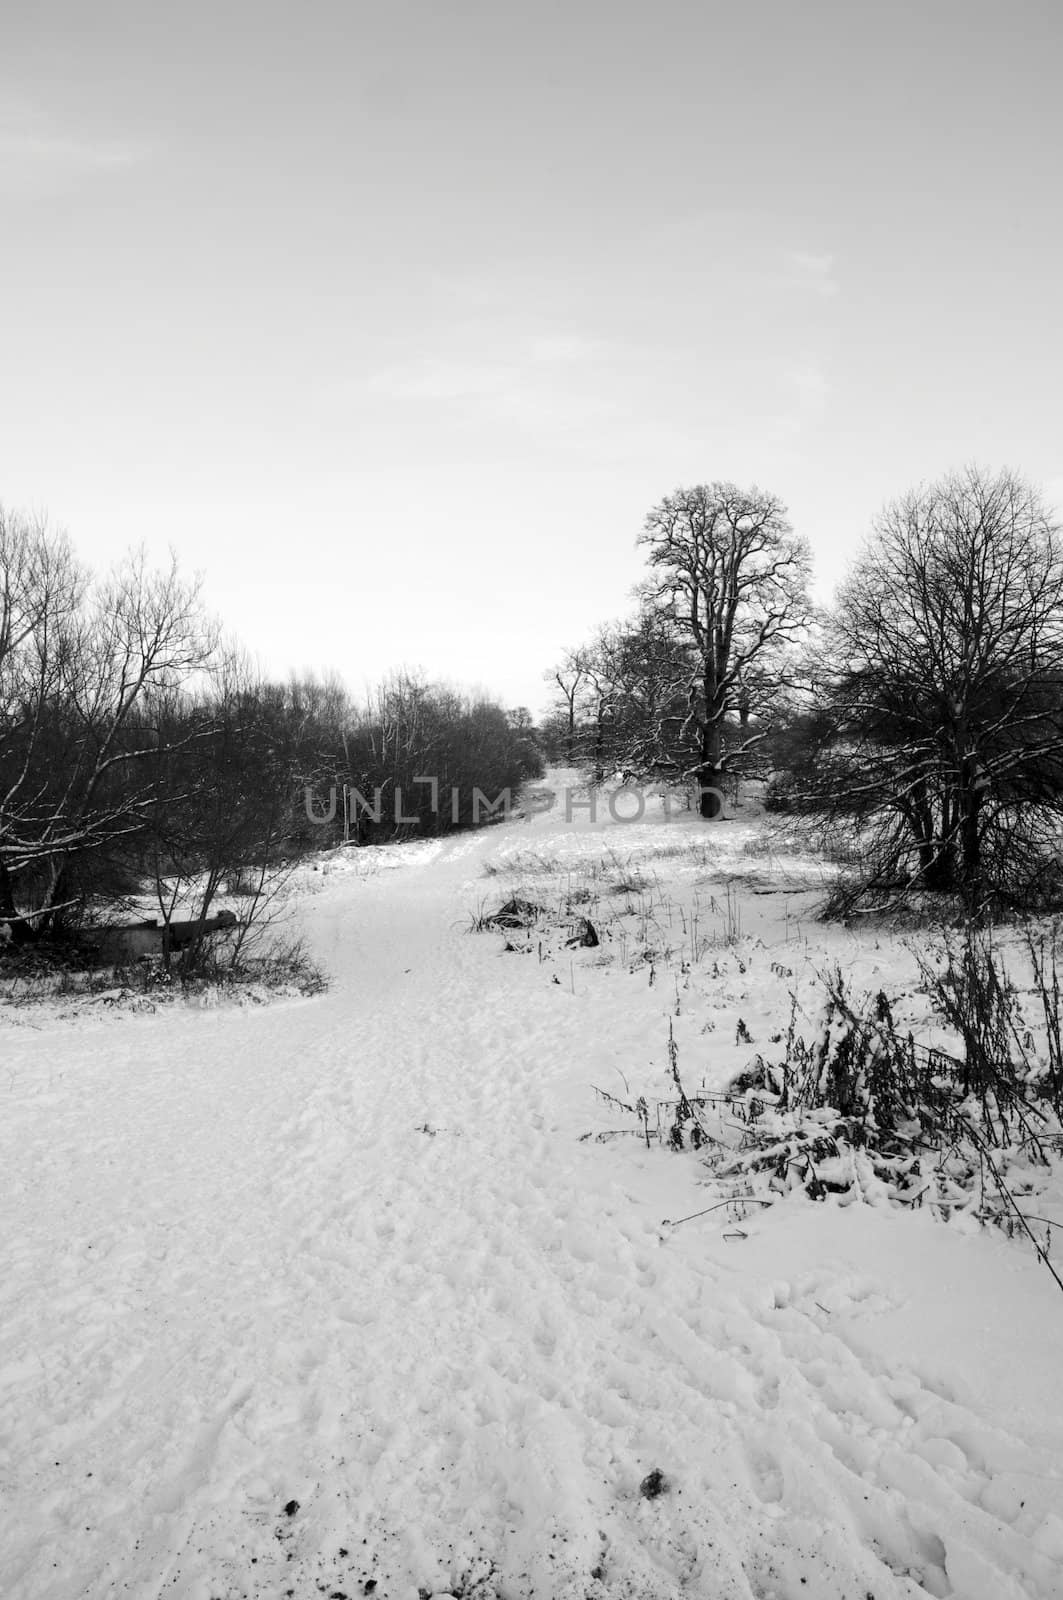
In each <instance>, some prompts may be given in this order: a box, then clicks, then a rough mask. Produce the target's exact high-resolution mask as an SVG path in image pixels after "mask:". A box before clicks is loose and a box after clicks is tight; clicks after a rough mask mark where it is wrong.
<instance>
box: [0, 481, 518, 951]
mask: <svg viewBox="0 0 1063 1600" xmlns="http://www.w3.org/2000/svg"><path fill="white" fill-rule="evenodd" d="M540 771H541V758H540V756H539V752H538V749H537V746H536V744H535V741H534V739H533V737H532V736H531V734H530V731H529V728H528V726H527V719H526V718H525V717H523V716H521V715H515V714H508V713H507V712H506V711H504V710H503V709H502V708H501V707H500V706H499V705H496V704H494V703H492V702H491V701H490V700H488V699H485V698H480V697H469V696H467V695H464V694H461V693H458V692H457V691H455V690H453V689H450V688H448V687H447V686H445V685H440V684H436V683H431V682H428V681H426V680H424V679H423V678H420V677H418V676H417V675H414V674H411V673H405V672H404V673H397V674H395V675H393V676H392V677H391V678H389V679H388V680H387V681H386V682H385V683H383V684H381V685H380V686H379V687H378V688H377V689H376V690H374V691H373V692H372V694H370V695H369V696H368V698H367V699H366V701H365V702H364V703H363V704H360V705H357V704H355V702H354V701H353V699H352V698H351V696H350V694H349V693H348V692H347V690H346V689H345V688H344V686H343V685H342V683H340V681H339V680H338V679H335V678H328V679H325V680H318V679H314V678H305V677H304V678H292V679H291V680H289V681H287V682H275V681H270V680H269V679H267V678H264V677H262V676H261V675H259V674H257V673H256V672H254V671H253V670H252V668H251V667H250V665H249V664H248V662H247V660H246V658H245V657H244V656H243V655H242V653H241V652H240V651H239V650H238V649H237V648H236V647H235V646H233V645H232V644H231V643H229V642H227V641H226V639H225V638H224V636H223V634H222V630H221V628H220V626H219V624H218V623H217V621H215V620H214V619H213V618H212V617H211V616H210V615H209V613H208V611H207V609H206V607H205V605H204V601H203V596H202V593H201V590H200V586H199V585H198V583H196V582H194V581H191V580H189V579H187V578H186V577H184V576H183V575H182V573H181V572H180V570H179V567H178V565H177V563H176V561H175V560H173V559H171V561H170V563H169V565H168V566H164V567H163V568H161V569H153V568H152V567H150V566H149V564H148V562H147V560H146V558H145V556H144V555H143V553H134V554H132V555H130V556H129V557H127V558H126V560H125V561H123V562H122V563H120V565H119V566H118V567H117V568H116V569H115V570H114V571H113V572H111V573H109V574H106V575H102V576H101V575H97V574H94V573H92V572H91V571H89V570H88V569H87V568H86V566H85V565H84V564H83V563H82V562H81V561H79V559H78V557H77V555H76V553H75V551H74V549H73V547H72V546H71V544H70V542H69V540H68V539H67V538H66V536H65V535H63V534H62V533H58V532H56V531H53V530H51V529H50V528H49V527H48V525H47V523H46V521H44V520H43V519H39V518H38V519H33V518H27V517H23V516H20V515H18V514H14V513H9V512H6V511H4V510H3V509H2V508H0V926H3V927H4V928H5V929H6V930H8V931H7V933H6V934H5V935H4V937H5V938H6V939H7V940H8V941H10V942H14V943H20V942H23V941H27V940H34V939H39V938H40V937H41V936H42V935H53V936H54V935H58V934H60V933H62V932H64V931H68V930H69V929H70V928H71V927H74V926H76V925H78V924H79V923H80V922H81V921H82V920H83V919H84V918H85V917H86V915H93V916H95V917H106V916H107V915H108V914H113V913H114V911H115V910H116V909H118V908H120V907H121V905H122V904H123V901H124V899H125V898H126V897H129V898H132V897H135V896H137V895H142V894H143V893H144V890H145V887H150V889H151V890H152V892H153V893H154V895H155V897H156V899H157V900H158V903H159V906H160V910H161V912H162V914H163V917H164V918H168V916H169V914H170V911H171V910H172V909H173V904H174V900H175V897H177V896H182V897H187V896H188V895H189V894H191V893H192V890H193V886H194V899H195V904H196V907H197V914H198V915H200V916H204V915H206V914H208V912H209V909H210V904H211V901H212V900H213V899H214V897H215V896H216V895H217V894H219V893H220V892H222V890H223V889H225V888H226V887H227V886H233V885H236V884H239V883H241V881H242V880H246V879H247V878H248V877H249V876H250V877H251V878H255V876H256V875H259V881H261V875H262V874H263V873H268V872H269V871H270V870H272V868H273V867H275V866H276V865H277V864H278V863H280V862H284V861H290V860H292V859H293V858H296V857H298V856H299V855H301V854H304V853H307V852H310V851H314V850H318V849H320V848H322V847H323V846H326V845H330V844H334V843H337V842H338V841H339V840H340V839H341V838H342V837H343V832H344V824H343V818H342V815H341V814H339V813H337V814H335V815H334V816H333V817H332V818H331V819H327V818H328V807H327V805H325V804H324V803H323V800H324V799H327V796H328V794H329V792H330V790H332V789H334V788H335V787H337V786H338V787H339V788H341V789H342V788H343V787H344V786H349V787H350V788H351V789H357V790H359V791H361V793H362V794H363V795H365V796H366V797H367V799H368V800H369V801H370V804H369V806H368V807H367V808H365V809H361V808H359V810H358V815H357V818H356V830H357V831H356V835H355V837H356V840H357V842H360V843H378V842H382V841H384V840H387V839H392V838H396V837H401V836H402V835H404V834H410V833H415V832H416V833H424V832H442V831H445V830H448V829H452V828H458V827H465V826H468V825H470V823H471V822H472V821H473V820H474V818H473V816H472V814H471V807H472V803H473V798H474V790H475V789H476V788H477V787H479V788H480V789H482V790H483V791H484V792H485V793H490V794H497V793H498V792H499V791H502V790H505V789H507V788H508V789H510V790H511V791H514V792H515V791H516V790H517V789H518V788H519V786H520V784H521V783H523V782H524V781H525V780H526V779H527V778H528V777H530V776H534V775H538V773H539V772H540ZM424 775H430V776H431V777H433V778H435V779H437V780H438V784H439V787H440V789H441V790H442V791H443V792H444V793H445V794H446V795H447V796H448V800H447V803H446V804H445V805H444V804H441V803H439V791H438V790H435V791H434V790H433V788H432V786H431V785H425V784H420V785H419V784H417V783H416V781H415V780H416V779H417V778H418V777H422V776H424ZM451 789H453V790H454V791H456V792H457V793H458V796H459V798H458V799H457V800H456V801H454V802H453V803H451V802H450V799H449V794H450V791H451ZM400 790H401V804H396V803H395V802H396V796H397V792H398V791H400ZM311 796H312V797H314V798H313V802H311V800H310V799H309V797H311ZM397 817H398V818H401V819H402V820H401V821H397V820H396V818H397ZM322 819H327V820H322ZM348 832H349V830H348Z"/></svg>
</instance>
